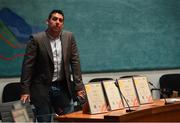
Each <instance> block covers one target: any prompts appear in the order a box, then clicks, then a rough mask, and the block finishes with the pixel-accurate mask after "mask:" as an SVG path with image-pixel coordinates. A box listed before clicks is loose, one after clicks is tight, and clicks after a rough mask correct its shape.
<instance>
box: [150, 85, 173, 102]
mask: <svg viewBox="0 0 180 123" xmlns="http://www.w3.org/2000/svg"><path fill="white" fill-rule="evenodd" d="M148 83H149V84H150V85H151V86H152V87H154V89H156V90H158V91H159V93H160V95H161V96H162V97H163V99H164V102H165V105H167V104H171V103H170V102H167V100H166V97H165V95H164V94H163V93H162V91H161V90H160V89H159V88H157V87H155V86H154V84H153V83H151V82H148Z"/></svg>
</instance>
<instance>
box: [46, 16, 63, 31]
mask: <svg viewBox="0 0 180 123" xmlns="http://www.w3.org/2000/svg"><path fill="white" fill-rule="evenodd" d="M47 23H48V28H49V29H50V30H51V31H52V32H54V33H59V32H61V30H62V28H63V26H64V18H63V16H62V15H61V14H59V13H54V14H52V16H51V18H50V19H49V20H48V21H47Z"/></svg>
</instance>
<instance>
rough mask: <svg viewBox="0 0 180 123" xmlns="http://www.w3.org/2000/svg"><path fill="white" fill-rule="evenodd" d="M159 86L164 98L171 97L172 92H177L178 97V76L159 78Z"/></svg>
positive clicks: (179, 91)
mask: <svg viewBox="0 0 180 123" xmlns="http://www.w3.org/2000/svg"><path fill="white" fill-rule="evenodd" d="M159 84H160V89H161V91H162V93H163V94H164V96H166V97H171V96H172V94H173V91H176V92H178V96H180V74H164V75H162V76H161V77H160V79H159ZM161 98H162V96H161Z"/></svg>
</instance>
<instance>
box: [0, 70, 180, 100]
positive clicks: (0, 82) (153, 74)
mask: <svg viewBox="0 0 180 123" xmlns="http://www.w3.org/2000/svg"><path fill="white" fill-rule="evenodd" d="M167 73H180V70H159V71H138V72H114V73H92V74H83V75H82V77H83V82H84V83H87V82H88V81H89V80H91V79H93V78H96V77H111V78H113V79H118V78H119V77H121V76H127V75H144V76H147V78H148V80H149V81H150V82H152V83H153V84H154V85H155V86H156V87H157V88H158V87H159V78H160V76H161V75H163V74H167ZM19 81H20V78H1V79H0V102H1V100H2V91H3V87H4V86H5V85H6V84H8V83H10V82H19ZM153 98H154V99H157V98H159V92H154V93H153Z"/></svg>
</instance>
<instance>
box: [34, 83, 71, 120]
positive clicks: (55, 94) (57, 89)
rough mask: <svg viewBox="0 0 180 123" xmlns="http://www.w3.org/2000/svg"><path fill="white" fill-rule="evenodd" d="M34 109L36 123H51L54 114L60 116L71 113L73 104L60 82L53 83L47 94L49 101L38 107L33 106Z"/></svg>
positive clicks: (65, 87)
mask: <svg viewBox="0 0 180 123" xmlns="http://www.w3.org/2000/svg"><path fill="white" fill-rule="evenodd" d="M35 108H36V112H37V121H38V122H51V121H52V118H53V114H54V113H56V114H58V115H62V114H67V113H71V112H73V111H74V103H73V99H72V98H71V96H70V95H69V93H68V90H67V86H65V85H64V84H61V83H60V82H53V83H52V86H51V89H50V92H49V101H48V100H47V101H42V102H41V104H40V105H35Z"/></svg>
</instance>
